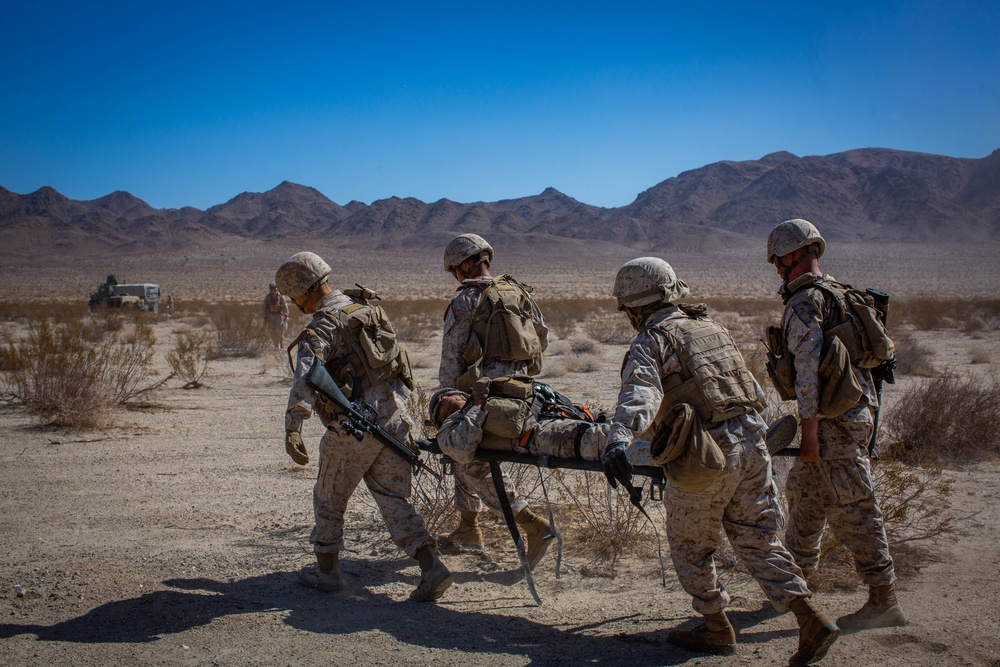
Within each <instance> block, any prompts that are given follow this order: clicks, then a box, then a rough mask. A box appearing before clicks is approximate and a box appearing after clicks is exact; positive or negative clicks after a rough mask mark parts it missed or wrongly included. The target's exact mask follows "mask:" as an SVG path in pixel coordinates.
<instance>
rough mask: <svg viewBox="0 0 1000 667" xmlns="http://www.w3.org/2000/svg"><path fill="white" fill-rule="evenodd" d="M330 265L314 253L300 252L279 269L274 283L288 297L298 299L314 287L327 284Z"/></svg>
mask: <svg viewBox="0 0 1000 667" xmlns="http://www.w3.org/2000/svg"><path fill="white" fill-rule="evenodd" d="M329 275H330V265H329V264H327V263H326V262H325V261H323V258H322V257H320V256H319V255H317V254H316V253H312V252H298V253H295V254H294V255H292V256H291V257H289V258H288V259H286V260H285V261H284V263H283V264H282V265H281V266H280V267H278V271H277V272H276V273H275V274H274V282H275V283H276V284H277V286H278V289H280V290H281V291H282V292H283V293H284V294H285V295H286V296H288V297H290V298H291V299H292V300H295V299H298V298H299V297H300V296H302V295H304V294H305V293H307V292H308V291H309V290H310V289H312V288H313V287H314V286H316V285H318V284H320V283H322V282H326V280H327V278H328V277H329Z"/></svg>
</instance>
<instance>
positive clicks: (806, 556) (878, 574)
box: [785, 419, 896, 586]
mask: <svg viewBox="0 0 1000 667" xmlns="http://www.w3.org/2000/svg"><path fill="white" fill-rule="evenodd" d="M871 429H872V425H871V423H870V422H834V421H832V420H829V419H824V420H822V421H820V424H819V441H820V450H821V451H822V448H823V443H824V442H825V441H826V440H827V439H830V438H841V439H842V438H851V439H853V440H855V441H856V442H858V443H863V445H859V449H858V452H859V453H858V455H857V456H856V457H855V458H851V459H834V460H831V461H820V462H817V463H803V462H802V461H798V460H797V461H795V463H794V464H793V465H792V470H791V472H790V473H789V474H788V483H787V485H786V488H785V494H786V496H787V497H788V509H789V519H788V530H787V531H786V532H785V544H786V545H788V550H789V551H791V552H792V555H793V556H794V557H795V562H796V563H798V564H799V566H800V567H801V568H802V570H803V571H804V572H805V573H806V576H810V575H812V574H813V573H814V572H815V571H816V568H817V567H818V565H819V557H820V544H821V542H822V539H823V530H824V529H825V528H826V524H827V522H829V523H830V528H831V529H832V530H833V534H834V535H835V536H836V538H837V541H838V542H840V543H841V544H842V545H844V547H845V548H846V549H847V550H848V551H849V552H851V555H852V556H854V566H855V568H856V569H857V572H858V575H860V576H861V579H862V581H864V583H865V584H867V585H868V586H881V585H883V584H891V583H893V582H894V581H895V580H896V573H895V570H894V568H893V565H892V556H890V555H889V543H888V541H887V540H886V537H885V525H884V523H883V520H882V510H881V509H880V508H879V504H878V500H877V499H876V498H875V489H874V487H873V485H872V476H871V463H870V462H869V460H868V455H867V450H866V449H864V447H865V446H867V443H868V438H869V436H870V435H871Z"/></svg>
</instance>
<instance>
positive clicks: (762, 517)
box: [663, 437, 811, 614]
mask: <svg viewBox="0 0 1000 667" xmlns="http://www.w3.org/2000/svg"><path fill="white" fill-rule="evenodd" d="M722 451H723V452H724V453H725V455H726V466H725V468H723V470H722V472H721V473H720V474H719V476H718V477H717V478H716V479H715V480H714V481H713V482H712V483H711V485H710V486H709V487H708V488H707V489H706V490H705V491H704V492H701V493H691V492H689V491H682V490H680V489H678V488H677V487H676V486H674V485H673V484H671V483H669V482H668V483H667V488H666V491H665V492H664V495H663V504H664V505H665V507H666V512H667V539H668V540H669V541H670V556H671V559H672V560H673V563H674V569H675V570H676V572H677V579H678V580H679V581H680V583H681V586H683V587H684V590H685V591H687V592H688V593H689V594H690V595H691V596H692V597H693V598H694V600H693V601H692V604H693V606H694V609H695V611H697V612H699V613H701V614H713V613H716V612H719V611H722V610H723V609H725V608H726V605H727V604H729V594H728V593H727V592H726V589H725V587H724V586H723V585H722V584H721V583H720V582H719V578H718V575H717V573H716V570H715V560H714V554H715V552H716V550H717V549H718V547H719V542H720V539H721V530H720V528H721V529H725V532H726V535H727V536H728V537H729V542H730V544H732V546H733V549H734V550H735V551H736V554H737V555H738V556H739V558H740V560H741V561H742V562H743V564H744V565H745V566H746V568H747V569H748V570H749V571H750V574H751V575H753V577H754V579H756V580H757V583H759V584H760V587H761V588H762V589H763V590H764V593H765V595H767V597H768V599H769V600H770V601H771V604H772V605H774V608H775V609H776V610H778V611H786V610H787V609H788V603H789V602H791V600H792V598H795V597H801V596H807V595H811V593H810V591H809V588H808V587H807V585H806V582H805V580H804V579H803V577H802V572H801V570H799V568H798V566H796V565H795V562H794V561H793V560H792V556H791V554H789V553H788V550H787V549H785V547H784V546H783V545H782V544H781V541H780V540H779V539H778V520H779V517H780V509H779V507H778V503H777V496H776V490H775V487H774V483H773V481H772V477H771V460H770V458H769V457H768V455H767V449H766V448H765V446H764V442H763V439H762V438H760V437H755V438H753V439H751V440H749V441H744V442H743V443H742V444H736V445H728V444H724V445H722Z"/></svg>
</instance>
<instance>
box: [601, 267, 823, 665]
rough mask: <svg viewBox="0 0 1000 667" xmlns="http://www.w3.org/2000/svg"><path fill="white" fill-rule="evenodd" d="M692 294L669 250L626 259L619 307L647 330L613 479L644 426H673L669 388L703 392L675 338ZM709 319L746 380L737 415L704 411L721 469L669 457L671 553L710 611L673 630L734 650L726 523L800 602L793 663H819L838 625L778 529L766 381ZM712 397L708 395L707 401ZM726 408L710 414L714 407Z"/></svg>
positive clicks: (620, 409)
mask: <svg viewBox="0 0 1000 667" xmlns="http://www.w3.org/2000/svg"><path fill="white" fill-rule="evenodd" d="M687 294H688V287H687V285H685V284H684V282H683V281H680V280H678V279H677V277H676V275H675V273H674V271H673V269H672V268H671V267H670V265H669V264H667V263H666V262H665V261H663V260H662V259H659V258H654V257H642V258H639V259H635V260H632V261H631V262H627V263H626V264H625V265H623V266H622V267H621V268H620V269H619V271H618V275H617V276H616V280H615V287H614V291H613V293H612V295H613V296H615V297H617V298H618V303H619V308H620V309H621V310H624V311H625V314H626V315H627V316H628V317H629V320H630V322H631V323H632V325H633V326H634V327H635V328H636V330H637V331H638V332H639V333H638V335H637V336H636V338H635V340H634V341H633V342H632V344H631V346H630V347H629V350H628V352H627V353H626V356H625V360H624V363H623V365H622V384H621V390H620V392H619V394H618V404H617V408H616V410H615V414H614V417H613V418H612V419H611V429H610V432H609V434H608V440H607V449H606V452H605V457H604V463H605V469H606V470H607V471H608V474H609V481H611V480H613V479H618V480H623V481H624V479H630V475H631V466H630V465H627V464H626V463H625V462H624V460H623V458H624V452H625V447H626V446H627V445H628V443H629V442H630V441H631V440H632V438H633V437H634V436H635V435H637V434H644V433H646V434H649V435H650V436H655V435H657V434H658V433H659V432H660V430H661V428H667V429H669V428H670V423H671V422H669V421H667V418H666V417H664V416H662V415H664V414H672V413H663V412H661V404H662V403H664V397H665V395H667V396H676V395H678V394H676V392H675V391H674V390H675V389H676V388H679V387H681V385H682V383H684V382H686V381H689V380H691V379H692V378H694V379H695V380H696V385H697V386H698V387H699V388H698V389H697V391H698V392H699V395H702V396H703V395H704V392H703V390H702V389H701V388H700V385H701V381H700V380H698V379H697V378H696V377H695V376H694V375H693V374H692V373H691V372H690V370H689V367H691V366H692V364H690V363H689V362H690V359H691V352H690V350H679V349H675V345H685V346H689V347H693V343H692V342H691V341H692V339H691V338H689V337H685V335H684V334H683V332H681V333H680V334H678V333H677V332H678V331H680V329H678V328H677V327H678V326H683V325H684V323H686V322H689V321H691V320H692V319H695V318H694V316H693V315H692V314H691V313H694V312H696V311H695V309H692V308H688V307H685V308H684V309H682V308H680V307H678V306H677V305H675V304H674V303H673V302H674V301H675V300H679V299H682V298H684V297H685V296H687ZM696 308H697V307H696ZM697 312H698V318H697V319H698V320H699V321H701V322H710V320H708V318H707V317H705V316H704V315H703V314H702V313H703V312H704V311H703V310H698V311H697ZM709 327H710V330H711V331H712V332H713V335H714V336H716V340H720V341H722V342H721V343H719V344H718V347H717V349H718V350H719V354H718V355H716V357H714V358H713V359H716V360H717V359H720V358H723V357H722V355H728V358H729V359H730V360H732V361H733V363H734V364H735V370H736V372H734V376H735V377H737V378H738V379H739V380H740V381H741V382H742V385H741V387H742V391H743V394H739V393H738V392H736V391H735V390H734V393H732V394H731V396H728V399H729V402H728V403H727V404H726V407H727V408H728V410H727V411H726V412H725V414H729V415H732V416H729V417H728V418H726V419H722V420H719V421H713V419H712V418H711V417H709V418H705V419H704V420H702V418H699V419H698V420H697V423H699V424H701V425H702V427H703V428H704V429H705V431H707V433H708V435H709V436H710V437H711V440H712V441H714V443H715V445H717V446H718V448H719V450H721V453H720V458H721V459H723V460H724V463H721V462H720V463H721V465H722V467H721V468H720V469H718V472H717V473H715V474H714V477H712V476H709V477H708V478H707V480H708V481H706V480H705V479H702V480H701V481H700V482H699V483H698V484H697V485H695V484H693V483H692V481H690V480H685V479H677V478H675V477H674V476H673V475H672V473H671V468H670V467H669V464H668V466H667V467H666V472H667V486H666V489H665V492H664V497H663V503H664V507H665V510H666V515H667V539H668V541H669V544H670V555H671V559H672V561H673V564H674V569H675V571H676V572H677V578H678V580H679V581H680V583H681V585H682V586H683V587H684V590H685V591H687V592H688V593H689V594H690V595H691V596H692V598H693V607H694V609H695V611H697V612H699V613H701V614H702V615H703V616H704V619H703V622H702V623H701V624H700V625H698V626H697V627H695V628H694V629H693V630H688V631H684V630H674V631H672V632H671V633H670V635H669V636H668V640H669V641H670V642H671V643H674V644H675V645H678V646H682V647H684V648H687V649H689V650H693V651H698V652H708V653H719V654H732V653H734V652H735V649H736V635H735V631H734V629H733V627H732V625H731V624H730V622H729V619H728V618H727V616H726V614H725V608H726V606H727V604H728V603H729V601H730V598H729V594H728V593H727V592H726V589H725V587H724V586H723V585H722V583H721V582H720V581H719V578H718V574H717V572H716V569H715V560H714V557H715V553H716V551H717V550H718V548H719V543H720V539H721V534H720V532H721V531H720V528H721V529H723V530H724V531H725V533H726V536H727V537H728V538H729V542H730V544H732V546H733V549H734V550H735V551H736V553H737V555H738V556H739V558H740V560H741V561H742V562H743V564H744V566H745V567H746V568H747V569H748V570H749V572H750V573H751V575H752V576H753V577H754V579H756V580H757V582H758V583H759V584H760V586H761V588H762V589H763V591H764V593H765V595H767V597H768V599H769V600H770V601H771V604H772V605H773V606H774V608H775V609H776V610H778V611H786V610H788V609H791V610H792V611H793V612H794V613H795V615H796V618H797V620H798V622H799V627H800V635H799V650H798V652H797V653H796V654H795V655H793V656H792V661H791V663H790V664H793V665H805V664H810V663H811V662H815V661H817V660H819V659H820V658H822V657H823V655H825V654H826V651H827V650H828V649H829V647H830V645H831V644H832V643H833V642H834V641H835V640H836V638H837V635H838V634H839V631H838V630H837V628H836V626H835V625H833V624H832V623H831V622H830V621H829V620H828V619H827V618H826V617H825V616H824V615H823V614H822V613H821V612H819V611H817V610H816V609H815V608H814V607H813V606H812V603H811V602H810V596H811V592H810V590H809V588H808V586H807V584H806V582H805V580H804V579H803V577H802V572H801V570H800V569H799V567H798V566H797V565H796V564H795V562H794V561H793V560H792V557H791V555H790V554H789V553H788V551H787V550H786V549H785V547H784V546H783V545H782V544H781V542H780V540H779V539H778V522H779V517H780V512H781V510H780V508H779V506H778V503H777V497H776V489H775V485H774V482H773V477H772V470H771V460H770V456H769V454H768V451H767V447H766V445H765V443H764V434H765V432H766V424H765V423H764V421H763V419H762V418H761V416H760V414H759V412H758V408H759V407H761V399H760V396H762V394H761V390H760V387H759V386H758V385H757V383H756V380H754V379H753V376H752V375H751V374H750V373H749V371H747V370H746V366H745V363H744V362H743V360H742V356H741V355H739V352H738V350H737V349H736V347H735V344H734V343H733V342H732V339H731V337H730V336H729V334H728V332H725V330H724V329H722V327H719V326H718V325H714V324H710V325H709ZM672 341H673V342H672ZM685 360H686V361H685ZM688 386H691V385H688ZM689 397H691V398H690V400H691V403H693V404H697V403H703V402H704V400H705V399H698V400H695V398H693V395H691V394H689ZM668 400H669V399H668ZM685 402H686V401H685ZM673 405H674V403H673V402H671V404H670V405H666V406H665V407H664V408H663V409H664V410H669V409H670V408H671V407H673ZM677 405H678V406H679V407H681V408H685V407H687V406H684V405H681V404H680V403H677ZM707 406H708V404H707V403H706V404H705V409H707ZM695 407H697V405H695ZM718 409H721V408H718ZM718 409H713V410H709V411H708V412H706V413H705V414H712V415H714V414H716V412H717V411H718ZM701 412H702V410H701V409H699V413H701ZM661 420H663V423H662V425H661V423H659V422H660V421H661ZM702 422H703V423H702ZM654 449H655V443H654ZM612 483H613V485H614V482H612Z"/></svg>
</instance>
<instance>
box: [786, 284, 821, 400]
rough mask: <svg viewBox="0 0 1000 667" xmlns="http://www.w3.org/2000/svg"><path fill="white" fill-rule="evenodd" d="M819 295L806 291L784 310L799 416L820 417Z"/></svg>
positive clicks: (817, 292)
mask: <svg viewBox="0 0 1000 667" xmlns="http://www.w3.org/2000/svg"><path fill="white" fill-rule="evenodd" d="M823 305H824V301H823V295H822V293H821V292H820V291H819V290H815V289H813V290H810V291H809V293H808V294H806V295H804V298H801V299H795V300H794V301H793V302H791V303H790V304H789V307H788V309H787V310H786V311H785V321H784V331H785V342H786V343H787V345H788V351H789V353H790V354H791V355H792V357H793V358H794V360H795V396H796V400H797V401H798V407H799V418H800V419H821V418H822V415H821V414H820V411H819V393H820V381H819V365H820V361H821V360H822V359H821V356H822V354H823V328H822V322H823Z"/></svg>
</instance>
